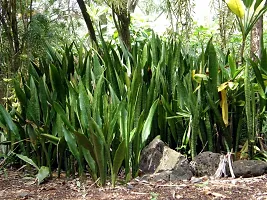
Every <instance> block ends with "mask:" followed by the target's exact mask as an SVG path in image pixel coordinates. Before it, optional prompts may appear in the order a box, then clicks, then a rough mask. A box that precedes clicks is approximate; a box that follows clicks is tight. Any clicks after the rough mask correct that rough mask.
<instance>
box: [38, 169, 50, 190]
mask: <svg viewBox="0 0 267 200" xmlns="http://www.w3.org/2000/svg"><path fill="white" fill-rule="evenodd" d="M48 176H49V168H48V167H46V166H42V167H41V168H40V169H39V171H38V174H37V175H36V178H37V180H38V185H40V183H42V182H43V180H44V179H45V178H46V177H48Z"/></svg>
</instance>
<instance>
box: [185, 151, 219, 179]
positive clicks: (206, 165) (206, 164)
mask: <svg viewBox="0 0 267 200" xmlns="http://www.w3.org/2000/svg"><path fill="white" fill-rule="evenodd" d="M220 156H221V154H219V153H212V152H210V151H205V152H202V153H200V154H198V155H197V156H196V157H195V158H194V160H193V161H191V162H190V168H191V170H192V172H193V174H194V175H195V176H206V175H207V176H212V175H214V174H215V172H216V170H217V168H218V166H219V163H220Z"/></svg>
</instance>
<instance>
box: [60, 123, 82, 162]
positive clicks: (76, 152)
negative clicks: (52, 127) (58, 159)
mask: <svg viewBox="0 0 267 200" xmlns="http://www.w3.org/2000/svg"><path fill="white" fill-rule="evenodd" d="M62 130H63V133H64V138H65V140H66V142H67V145H68V147H69V149H70V151H71V153H72V155H73V156H74V157H75V158H76V159H77V160H78V161H79V160H80V155H79V150H78V147H77V143H76V140H75V138H74V137H73V135H72V134H71V133H70V132H69V131H68V130H67V129H66V128H65V127H64V126H63V127H62Z"/></svg>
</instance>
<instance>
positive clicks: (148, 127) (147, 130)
mask: <svg viewBox="0 0 267 200" xmlns="http://www.w3.org/2000/svg"><path fill="white" fill-rule="evenodd" d="M158 102H159V100H156V101H155V102H154V103H153V104H152V106H151V108H150V110H149V114H148V116H147V119H146V121H145V124H144V128H143V131H142V144H144V143H145V141H146V140H147V138H148V136H149V134H150V131H151V125H152V120H153V116H154V113H155V111H156V108H157V106H158Z"/></svg>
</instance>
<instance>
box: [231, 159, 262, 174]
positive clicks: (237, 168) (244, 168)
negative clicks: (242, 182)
mask: <svg viewBox="0 0 267 200" xmlns="http://www.w3.org/2000/svg"><path fill="white" fill-rule="evenodd" d="M233 171H234V174H235V176H236V177H240V176H242V177H244V178H247V177H253V176H261V175H263V174H265V173H266V172H267V163H266V162H264V161H261V160H237V161H234V162H233Z"/></svg>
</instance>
